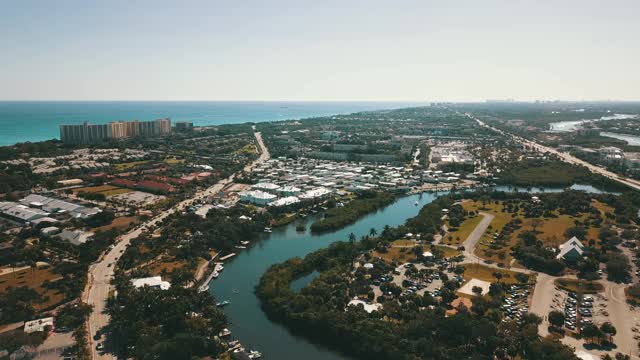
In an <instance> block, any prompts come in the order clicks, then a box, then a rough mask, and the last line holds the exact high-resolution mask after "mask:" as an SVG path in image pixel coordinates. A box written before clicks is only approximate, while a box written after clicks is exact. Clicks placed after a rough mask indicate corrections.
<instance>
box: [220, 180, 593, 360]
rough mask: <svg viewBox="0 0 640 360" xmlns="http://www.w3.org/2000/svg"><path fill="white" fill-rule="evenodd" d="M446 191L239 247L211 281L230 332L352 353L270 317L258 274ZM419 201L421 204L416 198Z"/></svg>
mask: <svg viewBox="0 0 640 360" xmlns="http://www.w3.org/2000/svg"><path fill="white" fill-rule="evenodd" d="M571 188H573V189H576V190H583V191H586V192H592V193H599V192H601V191H600V190H598V189H596V188H594V187H591V186H588V185H574V186H572V187H571ZM496 189H497V190H501V191H514V190H517V191H521V192H525V191H531V192H537V191H543V192H556V191H562V189H561V188H541V187H534V188H533V189H526V188H517V187H511V186H498V187H496ZM441 194H443V193H439V194H437V193H432V194H429V193H423V194H415V195H410V196H406V197H402V198H400V199H398V200H396V201H395V202H394V203H392V204H391V205H389V206H387V207H386V208H384V209H381V210H379V211H377V212H375V213H372V214H369V215H367V216H365V217H363V218H361V219H360V220H359V221H358V222H356V223H354V224H352V225H350V226H347V227H345V228H343V229H340V230H338V231H335V232H331V233H325V234H322V235H312V234H311V233H310V232H309V227H310V225H311V224H312V223H313V221H314V220H315V218H313V217H308V218H307V219H303V220H299V221H298V222H294V223H291V224H289V225H287V226H283V227H280V228H276V229H274V230H273V232H272V233H270V234H265V236H264V238H263V239H261V240H258V241H256V243H255V244H252V245H251V247H249V248H248V249H246V250H243V251H241V252H239V253H238V255H237V256H235V257H234V258H232V259H231V260H230V261H229V262H228V263H227V264H225V268H224V271H222V273H221V274H220V277H218V278H217V279H215V280H213V281H212V282H211V283H210V284H209V288H210V291H211V293H212V294H213V295H214V296H215V297H216V299H217V300H218V301H222V300H229V301H230V302H231V304H230V305H228V306H226V307H225V308H224V312H225V313H226V314H227V316H228V317H229V320H230V329H231V331H232V337H233V338H235V339H239V340H240V341H241V342H242V344H243V345H244V346H245V348H247V349H251V350H258V351H260V352H262V353H263V354H264V357H265V358H267V359H298V358H301V359H305V360H332V359H334V360H346V359H351V358H350V357H348V356H345V355H342V354H339V353H336V352H334V351H331V350H329V349H327V348H326V347H323V346H321V345H315V344H312V343H310V342H308V341H307V340H305V339H304V338H301V337H297V336H295V335H293V334H291V333H290V332H289V331H288V330H287V329H286V328H285V327H284V326H282V325H280V324H276V323H273V322H271V321H269V320H268V319H267V317H266V315H265V314H264V312H263V311H262V309H261V308H260V303H259V301H258V299H257V298H256V296H255V294H254V288H255V286H256V285H257V284H258V280H259V279H260V277H261V276H262V274H264V273H265V271H266V270H267V269H268V268H269V266H271V265H273V264H276V263H281V262H283V261H285V260H287V259H290V258H292V257H296V256H298V257H304V256H305V255H307V254H309V253H311V252H313V251H315V250H318V249H321V248H325V247H327V246H328V245H329V244H331V243H333V242H335V241H340V240H342V241H345V240H347V238H348V236H349V234H350V233H354V234H355V235H356V236H357V237H358V238H359V237H360V236H363V235H366V234H368V233H369V230H370V229H371V228H375V229H376V230H377V231H378V233H379V232H381V231H382V229H383V227H384V226H385V225H389V226H392V227H393V226H398V225H401V224H403V223H404V222H405V221H406V220H407V219H409V218H411V217H414V216H415V215H417V214H418V211H419V210H420V209H421V208H422V207H423V206H424V205H426V204H428V203H430V202H431V201H433V200H434V199H435V198H436V197H437V196H439V195H441ZM416 201H418V206H415V202H416ZM299 224H304V225H305V228H306V230H305V231H304V232H297V231H296V226H297V225H299ZM312 277H313V275H312V276H310V277H309V278H308V279H307V278H305V279H300V281H298V282H294V284H293V286H292V287H293V288H294V290H296V291H297V290H299V288H301V287H302V286H304V285H306V283H308V282H309V281H310V280H311V278H312Z"/></svg>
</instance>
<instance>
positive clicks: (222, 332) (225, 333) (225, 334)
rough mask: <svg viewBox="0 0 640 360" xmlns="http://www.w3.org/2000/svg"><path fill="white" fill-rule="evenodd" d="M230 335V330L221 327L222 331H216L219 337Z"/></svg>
mask: <svg viewBox="0 0 640 360" xmlns="http://www.w3.org/2000/svg"><path fill="white" fill-rule="evenodd" d="M229 335H231V330H229V329H227V328H224V329H222V331H220V333H218V336H220V337H225V336H229Z"/></svg>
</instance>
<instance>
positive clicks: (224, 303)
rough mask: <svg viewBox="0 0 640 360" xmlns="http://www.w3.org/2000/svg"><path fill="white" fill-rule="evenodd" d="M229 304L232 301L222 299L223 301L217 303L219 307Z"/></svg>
mask: <svg viewBox="0 0 640 360" xmlns="http://www.w3.org/2000/svg"><path fill="white" fill-rule="evenodd" d="M229 304H231V302H230V301H229V300H225V301H222V302H219V303H216V306H217V307H223V306H227V305H229Z"/></svg>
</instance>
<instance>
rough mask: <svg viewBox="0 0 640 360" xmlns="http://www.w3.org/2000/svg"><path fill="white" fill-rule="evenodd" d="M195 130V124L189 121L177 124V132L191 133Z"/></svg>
mask: <svg viewBox="0 0 640 360" xmlns="http://www.w3.org/2000/svg"><path fill="white" fill-rule="evenodd" d="M191 130H193V123H192V122H188V121H178V122H176V131H191Z"/></svg>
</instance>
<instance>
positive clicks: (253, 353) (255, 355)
mask: <svg viewBox="0 0 640 360" xmlns="http://www.w3.org/2000/svg"><path fill="white" fill-rule="evenodd" d="M261 357H262V353H261V352H260V351H256V350H251V351H249V359H260V358H261Z"/></svg>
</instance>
